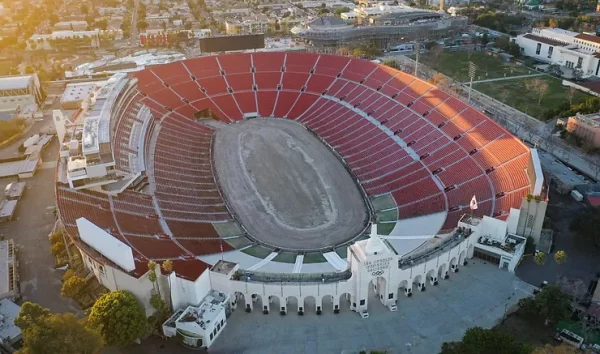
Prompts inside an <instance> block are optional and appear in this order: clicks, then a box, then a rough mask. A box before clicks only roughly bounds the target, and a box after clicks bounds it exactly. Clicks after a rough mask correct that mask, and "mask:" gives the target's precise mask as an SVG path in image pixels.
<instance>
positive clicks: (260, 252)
mask: <svg viewBox="0 0 600 354" xmlns="http://www.w3.org/2000/svg"><path fill="white" fill-rule="evenodd" d="M242 252H244V253H245V254H247V255H250V256H254V257H258V258H261V259H262V258H266V257H267V256H268V255H269V254H271V252H273V251H272V250H270V249H268V248H264V247H262V246H260V245H257V246H252V247H250V248H246V249H245V250H242Z"/></svg>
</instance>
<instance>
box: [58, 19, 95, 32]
mask: <svg viewBox="0 0 600 354" xmlns="http://www.w3.org/2000/svg"><path fill="white" fill-rule="evenodd" d="M87 28H88V23H87V21H64V22H57V23H55V24H54V30H55V31H85V30H87Z"/></svg>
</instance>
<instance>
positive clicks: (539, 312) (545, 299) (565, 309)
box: [519, 285, 571, 325]
mask: <svg viewBox="0 0 600 354" xmlns="http://www.w3.org/2000/svg"><path fill="white" fill-rule="evenodd" d="M519 307H521V308H522V309H523V310H524V311H525V312H526V313H529V314H530V315H533V316H535V317H541V318H542V319H543V320H544V324H545V325H548V324H550V323H552V324H554V323H557V322H558V321H560V320H562V319H565V318H567V317H569V315H570V314H571V304H570V298H569V296H568V295H567V294H566V293H564V292H563V291H562V290H561V289H560V287H559V286H557V285H547V286H545V287H543V288H542V290H541V291H540V292H539V293H537V294H536V295H535V296H534V297H533V298H532V297H528V298H524V299H521V300H519Z"/></svg>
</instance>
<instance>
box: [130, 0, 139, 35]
mask: <svg viewBox="0 0 600 354" xmlns="http://www.w3.org/2000/svg"><path fill="white" fill-rule="evenodd" d="M139 7H140V0H135V4H134V5H133V14H132V15H131V37H129V43H130V44H129V45H130V46H134V45H135V43H136V42H137V40H138V37H139V36H138V30H137V13H138V8H139Z"/></svg>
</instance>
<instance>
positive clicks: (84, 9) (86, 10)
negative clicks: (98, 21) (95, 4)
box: [81, 4, 89, 15]
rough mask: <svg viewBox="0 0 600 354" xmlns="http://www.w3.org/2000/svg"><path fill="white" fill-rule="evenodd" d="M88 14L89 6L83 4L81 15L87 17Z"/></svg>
mask: <svg viewBox="0 0 600 354" xmlns="http://www.w3.org/2000/svg"><path fill="white" fill-rule="evenodd" d="M88 12H89V9H88V7H87V5H86V4H81V13H82V14H84V15H87V14H88Z"/></svg>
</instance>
